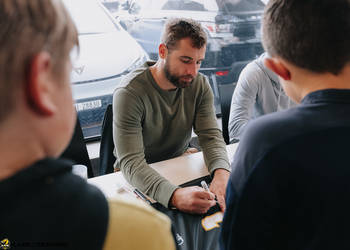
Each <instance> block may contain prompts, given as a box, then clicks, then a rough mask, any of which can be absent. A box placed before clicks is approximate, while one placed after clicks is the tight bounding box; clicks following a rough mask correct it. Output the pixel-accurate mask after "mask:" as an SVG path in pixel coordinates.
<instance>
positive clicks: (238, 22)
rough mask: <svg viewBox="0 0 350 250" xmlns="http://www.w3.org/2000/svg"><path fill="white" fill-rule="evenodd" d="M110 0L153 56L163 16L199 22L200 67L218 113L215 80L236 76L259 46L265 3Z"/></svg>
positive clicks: (255, 0) (115, 13)
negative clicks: (203, 40)
mask: <svg viewBox="0 0 350 250" xmlns="http://www.w3.org/2000/svg"><path fill="white" fill-rule="evenodd" d="M115 2H118V7H117V8H113V9H110V11H111V13H112V15H113V16H115V17H116V19H117V20H119V21H120V24H121V25H122V26H123V27H124V28H125V29H126V30H127V31H128V32H129V33H130V34H131V35H132V36H133V37H134V38H135V39H136V40H137V41H138V42H139V44H140V45H141V46H142V47H143V48H144V49H145V51H146V52H147V53H148V55H149V56H150V58H151V59H153V60H157V59H158V45H159V41H160V36H161V32H162V29H163V26H164V23H165V22H166V20H167V19H168V18H170V17H187V18H192V19H194V20H196V21H199V22H200V23H201V24H202V25H203V27H204V28H205V30H206V32H207V35H208V44H207V52H206V56H205V60H204V61H203V62H202V65H201V68H200V72H201V73H203V74H205V75H206V76H207V77H208V79H209V82H210V84H211V86H212V89H213V92H214V96H215V106H216V110H217V113H220V99H219V93H218V84H232V83H234V82H236V81H237V79H238V75H239V73H240V71H241V70H242V69H243V67H244V66H245V65H246V64H247V63H248V62H250V61H251V60H253V59H255V58H257V57H258V56H259V55H260V54H261V53H262V52H263V48H262V45H261V40H260V37H261V36H260V20H261V16H262V12H263V8H264V4H263V2H261V0H119V1H115ZM103 3H105V4H106V3H107V2H103ZM106 6H107V4H106ZM115 6H116V5H115Z"/></svg>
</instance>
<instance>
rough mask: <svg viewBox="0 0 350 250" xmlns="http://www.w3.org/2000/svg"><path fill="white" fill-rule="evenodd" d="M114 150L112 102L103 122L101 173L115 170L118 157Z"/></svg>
mask: <svg viewBox="0 0 350 250" xmlns="http://www.w3.org/2000/svg"><path fill="white" fill-rule="evenodd" d="M113 150H114V142H113V106H112V104H109V105H108V106H107V109H106V112H105V115H104V118H103V123H102V131H101V144H100V168H99V175H104V174H109V173H113V172H114V167H113V164H114V163H115V161H116V158H115V156H114V154H113Z"/></svg>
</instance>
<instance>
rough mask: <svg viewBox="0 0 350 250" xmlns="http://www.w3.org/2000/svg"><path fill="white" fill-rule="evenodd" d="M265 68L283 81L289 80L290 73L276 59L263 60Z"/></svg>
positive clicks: (284, 65) (285, 66)
mask: <svg viewBox="0 0 350 250" xmlns="http://www.w3.org/2000/svg"><path fill="white" fill-rule="evenodd" d="M264 63H265V66H266V67H268V68H269V69H270V70H272V71H273V72H275V73H276V74H277V75H279V76H280V77H282V78H283V79H284V80H285V81H289V80H290V79H291V73H290V71H289V69H288V67H287V65H286V64H285V63H283V61H281V60H279V59H278V58H265V60H264Z"/></svg>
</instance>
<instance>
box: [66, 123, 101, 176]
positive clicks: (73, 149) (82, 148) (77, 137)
mask: <svg viewBox="0 0 350 250" xmlns="http://www.w3.org/2000/svg"><path fill="white" fill-rule="evenodd" d="M60 158H65V159H68V160H71V161H73V162H74V163H75V164H82V165H85V166H86V167H87V170H88V178H91V177H94V174H93V171H92V166H91V161H90V158H89V154H88V151H87V148H86V144H85V141H84V136H83V131H82V129H81V126H80V122H79V119H77V122H76V125H75V129H74V134H73V136H72V139H71V141H70V143H69V145H68V147H67V148H66V149H65V151H64V152H63V153H62V155H61V156H60Z"/></svg>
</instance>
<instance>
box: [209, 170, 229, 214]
mask: <svg viewBox="0 0 350 250" xmlns="http://www.w3.org/2000/svg"><path fill="white" fill-rule="evenodd" d="M229 178H230V172H229V171H227V170H225V169H221V168H220V169H216V170H215V172H214V178H213V180H212V182H211V184H210V188H209V190H210V191H211V192H212V193H214V194H215V195H216V199H217V200H218V203H219V205H220V208H221V211H222V212H225V209H226V203H225V197H226V186H227V182H228V179H229Z"/></svg>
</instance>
